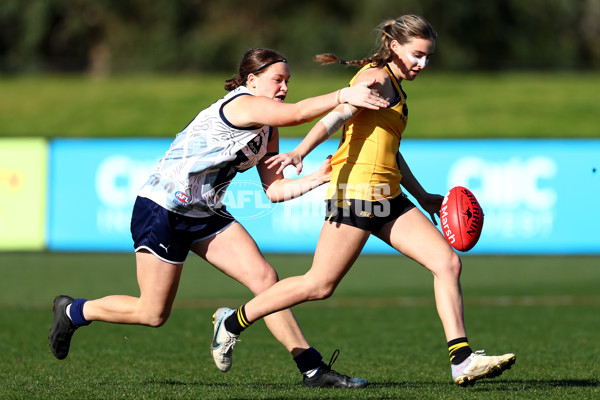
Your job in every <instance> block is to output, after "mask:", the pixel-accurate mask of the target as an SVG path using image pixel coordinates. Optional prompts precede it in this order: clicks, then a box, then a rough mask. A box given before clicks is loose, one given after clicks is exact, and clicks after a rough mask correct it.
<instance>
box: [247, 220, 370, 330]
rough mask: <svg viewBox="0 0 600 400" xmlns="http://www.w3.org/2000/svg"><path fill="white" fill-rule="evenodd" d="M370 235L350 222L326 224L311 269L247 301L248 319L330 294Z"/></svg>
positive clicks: (257, 317)
mask: <svg viewBox="0 0 600 400" xmlns="http://www.w3.org/2000/svg"><path fill="white" fill-rule="evenodd" d="M369 235H370V233H369V232H367V231H364V230H362V229H358V228H355V227H352V226H349V225H344V224H335V223H325V225H324V226H323V229H322V230H321V235H320V237H319V241H318V244H317V249H316V252H315V256H314V259H313V264H312V267H311V269H310V270H309V271H308V272H307V273H306V274H304V275H302V276H294V277H290V278H287V279H284V280H282V281H280V282H277V283H276V284H275V285H273V286H272V287H271V288H269V289H268V290H266V291H264V292H263V293H261V294H260V295H258V296H256V297H255V298H254V299H252V300H250V301H249V302H248V303H246V308H245V310H246V316H247V317H248V319H249V321H256V320H257V319H259V318H262V317H264V316H266V315H269V314H271V313H273V312H276V311H278V310H282V309H284V308H288V307H292V306H294V305H296V304H299V303H303V302H305V301H309V300H321V299H325V298H327V297H329V296H331V295H332V294H333V291H334V290H335V288H336V287H337V285H338V284H339V282H340V281H341V280H342V278H343V277H344V275H345V274H346V272H348V270H349V269H350V267H351V266H352V264H353V263H354V261H355V260H356V258H357V257H358V255H359V254H360V252H361V250H362V248H363V246H364V244H365V242H366V241H367V239H368V237H369Z"/></svg>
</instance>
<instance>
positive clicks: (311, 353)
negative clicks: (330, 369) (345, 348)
mask: <svg viewBox="0 0 600 400" xmlns="http://www.w3.org/2000/svg"><path fill="white" fill-rule="evenodd" d="M294 361H296V365H297V366H298V369H299V370H300V372H301V373H305V372H308V371H311V370H313V369H315V368H319V367H321V366H323V365H325V363H324V362H323V357H321V353H319V352H318V351H317V350H316V349H315V348H314V347H309V348H308V349H306V350H304V351H303V352H302V353H300V354H298V355H297V356H296V357H294Z"/></svg>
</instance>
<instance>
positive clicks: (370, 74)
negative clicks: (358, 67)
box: [354, 68, 391, 100]
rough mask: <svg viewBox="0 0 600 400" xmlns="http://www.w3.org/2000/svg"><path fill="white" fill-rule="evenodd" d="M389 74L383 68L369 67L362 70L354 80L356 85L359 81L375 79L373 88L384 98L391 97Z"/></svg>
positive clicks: (369, 81)
mask: <svg viewBox="0 0 600 400" xmlns="http://www.w3.org/2000/svg"><path fill="white" fill-rule="evenodd" d="M389 78H390V76H389V74H388V73H387V72H386V71H385V70H384V69H383V68H367V69H365V70H364V71H362V72H361V73H360V74H358V76H357V77H356V79H355V80H354V85H356V84H359V83H364V82H368V83H371V82H373V81H375V82H376V83H375V84H374V85H372V86H371V89H374V90H376V91H377V92H378V93H379V94H380V95H381V96H382V97H383V98H386V99H388V100H389V99H390V96H391V93H390V90H389V89H387V88H388V87H389V86H390V81H389Z"/></svg>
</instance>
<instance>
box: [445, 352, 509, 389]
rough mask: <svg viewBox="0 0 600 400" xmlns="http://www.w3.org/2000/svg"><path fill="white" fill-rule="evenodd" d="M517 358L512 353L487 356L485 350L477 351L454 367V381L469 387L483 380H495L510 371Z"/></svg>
mask: <svg viewBox="0 0 600 400" xmlns="http://www.w3.org/2000/svg"><path fill="white" fill-rule="evenodd" d="M516 358H517V356H515V355H514V354H512V353H509V354H504V355H501V356H486V355H485V352H484V351H483V350H477V351H476V352H474V353H471V355H470V356H469V357H468V358H467V359H466V360H465V361H463V362H462V363H460V364H458V365H452V379H454V383H456V384H457V385H461V386H467V385H472V384H473V383H475V381H476V380H479V379H482V378H495V377H497V376H499V375H501V374H502V372H504V371H505V370H507V369H510V367H512V365H513V364H514V363H515V360H516Z"/></svg>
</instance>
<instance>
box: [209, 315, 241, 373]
mask: <svg viewBox="0 0 600 400" xmlns="http://www.w3.org/2000/svg"><path fill="white" fill-rule="evenodd" d="M234 312H235V310H232V309H231V308H227V307H223V308H219V309H218V310H217V311H216V312H215V313H214V314H213V325H214V334H213V340H212V345H211V346H210V353H211V354H212V357H213V360H215V364H216V365H217V368H219V369H220V370H221V371H223V372H227V371H229V369H230V368H231V364H232V362H233V347H234V346H235V342H237V338H238V337H239V336H240V335H234V334H233V333H230V332H228V331H227V329H226V328H225V320H226V319H227V317H229V316H230V315H231V314H233V313H234Z"/></svg>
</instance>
